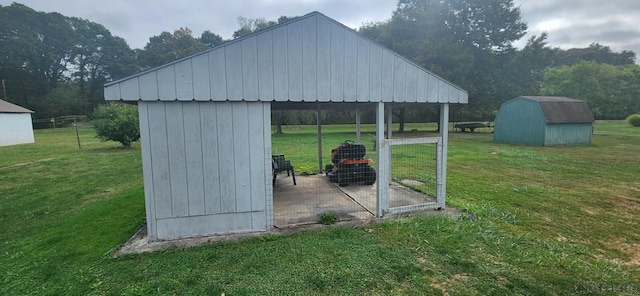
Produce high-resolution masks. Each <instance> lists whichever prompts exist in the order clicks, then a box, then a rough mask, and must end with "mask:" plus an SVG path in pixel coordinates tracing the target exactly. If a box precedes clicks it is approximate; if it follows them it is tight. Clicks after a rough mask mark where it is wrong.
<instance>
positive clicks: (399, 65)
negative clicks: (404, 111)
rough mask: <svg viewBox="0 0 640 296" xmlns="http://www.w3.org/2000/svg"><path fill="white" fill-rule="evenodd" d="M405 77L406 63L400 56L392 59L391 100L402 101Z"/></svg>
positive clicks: (403, 98)
mask: <svg viewBox="0 0 640 296" xmlns="http://www.w3.org/2000/svg"><path fill="white" fill-rule="evenodd" d="M406 78H407V63H406V62H405V61H404V60H402V59H401V58H400V57H397V56H394V59H393V101H394V102H404V100H405V87H406V83H405V82H406Z"/></svg>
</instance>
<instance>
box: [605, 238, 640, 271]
mask: <svg viewBox="0 0 640 296" xmlns="http://www.w3.org/2000/svg"><path fill="white" fill-rule="evenodd" d="M608 245H609V247H611V248H614V249H616V250H619V251H620V252H622V253H623V254H625V255H627V257H628V259H627V260H621V259H612V260H610V261H611V262H613V263H616V264H620V265H625V266H640V244H630V243H626V242H620V241H618V242H610V243H609V244H608Z"/></svg>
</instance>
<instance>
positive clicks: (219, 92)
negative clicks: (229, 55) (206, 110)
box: [209, 48, 227, 101]
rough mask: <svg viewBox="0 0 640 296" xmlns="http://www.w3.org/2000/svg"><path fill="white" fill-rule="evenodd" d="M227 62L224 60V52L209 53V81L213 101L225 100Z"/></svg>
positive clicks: (220, 50) (222, 50) (222, 49)
mask: <svg viewBox="0 0 640 296" xmlns="http://www.w3.org/2000/svg"><path fill="white" fill-rule="evenodd" d="M226 67H227V61H226V60H225V50H224V48H221V49H219V50H213V51H210V52H209V76H210V77H211V81H210V83H209V87H210V89H211V99H212V100H214V101H224V100H226V99H227V72H226V70H225V69H226Z"/></svg>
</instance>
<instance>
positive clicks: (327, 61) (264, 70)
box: [104, 12, 468, 104]
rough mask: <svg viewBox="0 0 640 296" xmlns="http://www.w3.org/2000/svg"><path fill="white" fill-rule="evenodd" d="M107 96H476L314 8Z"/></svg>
mask: <svg viewBox="0 0 640 296" xmlns="http://www.w3.org/2000/svg"><path fill="white" fill-rule="evenodd" d="M104 95H105V99H106V100H112V101H117V100H123V101H263V102H265V101H266V102H353V103H355V102H394V103H462V104H466V103H467V102H468V94H467V92H466V91H465V90H463V89H461V88H460V87H458V86H456V85H454V84H452V83H451V82H449V81H446V80H444V79H442V78H441V77H438V76H437V75H435V74H433V73H431V72H429V71H427V70H425V69H423V68H421V67H420V66H418V65H416V64H415V63H413V62H411V61H409V60H407V59H406V58H404V57H402V56H400V55H398V54H397V53H395V52H393V51H391V50H389V49H387V48H385V47H383V46H381V45H379V44H377V43H375V42H373V41H371V40H369V39H367V38H366V37H364V36H362V35H360V34H359V33H357V32H356V31H354V30H352V29H350V28H348V27H346V26H344V25H343V24H341V23H339V22H337V21H335V20H333V19H331V18H329V17H326V16H325V15H323V14H321V13H319V12H312V13H309V14H307V15H304V16H302V17H299V18H296V19H294V20H292V21H289V22H286V23H283V24H279V25H276V26H273V27H270V28H267V29H264V30H261V31H258V32H255V33H253V34H250V35H247V36H245V37H242V38H238V39H236V40H232V41H229V42H226V43H224V44H221V45H219V46H217V47H214V48H211V49H208V50H205V51H203V52H200V53H197V54H194V55H192V56H189V57H186V58H183V59H180V60H178V61H175V62H172V63H169V64H166V65H163V66H160V67H158V68H155V69H151V70H148V71H145V72H142V73H139V74H136V75H133V76H130V77H127V78H124V79H121V80H118V81H115V82H111V83H107V84H105V90H104Z"/></svg>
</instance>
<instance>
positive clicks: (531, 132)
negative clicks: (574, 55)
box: [493, 96, 594, 146]
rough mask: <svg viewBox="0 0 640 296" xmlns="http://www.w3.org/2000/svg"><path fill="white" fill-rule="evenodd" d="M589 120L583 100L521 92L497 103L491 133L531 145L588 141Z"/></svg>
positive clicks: (591, 130)
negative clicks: (529, 94) (523, 93)
mask: <svg viewBox="0 0 640 296" xmlns="http://www.w3.org/2000/svg"><path fill="white" fill-rule="evenodd" d="M593 122H594V119H593V114H592V113H591V110H590V109H589V105H587V102H585V101H581V100H576V99H571V98H566V97H544V96H521V97H517V98H515V99H512V100H509V101H507V102H504V103H503V104H502V106H500V110H498V114H497V115H496V120H495V127H494V136H493V137H494V141H496V142H506V143H515V144H526V145H535V146H551V145H575V144H589V143H591V135H592V133H593Z"/></svg>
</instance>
